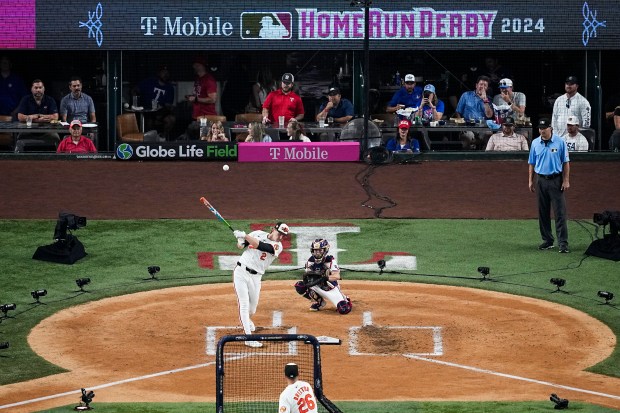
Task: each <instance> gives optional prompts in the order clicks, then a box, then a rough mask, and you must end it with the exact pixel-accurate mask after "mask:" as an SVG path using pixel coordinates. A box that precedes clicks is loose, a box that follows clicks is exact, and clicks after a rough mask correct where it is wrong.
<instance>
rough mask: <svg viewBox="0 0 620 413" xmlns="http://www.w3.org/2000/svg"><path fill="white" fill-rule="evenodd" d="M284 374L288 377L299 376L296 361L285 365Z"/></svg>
mask: <svg viewBox="0 0 620 413" xmlns="http://www.w3.org/2000/svg"><path fill="white" fill-rule="evenodd" d="M284 375H285V376H286V377H288V378H291V379H294V378H295V377H297V376H299V368H298V367H297V364H295V363H288V364H287V365H286V366H284Z"/></svg>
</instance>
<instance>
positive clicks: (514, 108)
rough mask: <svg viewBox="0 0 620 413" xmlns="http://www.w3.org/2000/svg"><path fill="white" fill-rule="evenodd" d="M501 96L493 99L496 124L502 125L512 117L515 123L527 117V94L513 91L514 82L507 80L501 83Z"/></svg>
mask: <svg viewBox="0 0 620 413" xmlns="http://www.w3.org/2000/svg"><path fill="white" fill-rule="evenodd" d="M499 90H500V94H499V95H495V97H494V98H493V112H494V113H495V122H497V123H499V124H502V123H504V119H506V118H508V117H511V118H512V119H514V120H515V121H517V120H519V119H523V117H525V94H524V93H521V92H514V91H513V90H512V80H510V79H508V78H506V79H502V80H500V81H499Z"/></svg>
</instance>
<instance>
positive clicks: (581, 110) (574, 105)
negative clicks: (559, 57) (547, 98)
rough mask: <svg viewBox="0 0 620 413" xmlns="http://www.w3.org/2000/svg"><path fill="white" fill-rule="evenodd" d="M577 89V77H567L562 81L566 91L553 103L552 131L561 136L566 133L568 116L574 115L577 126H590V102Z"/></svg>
mask: <svg viewBox="0 0 620 413" xmlns="http://www.w3.org/2000/svg"><path fill="white" fill-rule="evenodd" d="M577 89H579V81H578V80H577V77H576V76H569V77H567V78H566V81H565V82H564V91H565V92H566V93H565V94H563V95H560V96H559V97H558V98H557V99H556V100H555V103H554V104H553V117H552V125H553V132H554V133H555V134H556V135H558V136H563V135H564V134H565V133H566V125H567V123H566V121H567V119H568V117H569V116H576V117H577V120H578V121H579V126H581V127H582V128H589V127H590V120H591V116H592V113H591V112H592V110H591V108H590V102H588V99H586V98H585V97H583V96H582V95H581V94H579V92H577Z"/></svg>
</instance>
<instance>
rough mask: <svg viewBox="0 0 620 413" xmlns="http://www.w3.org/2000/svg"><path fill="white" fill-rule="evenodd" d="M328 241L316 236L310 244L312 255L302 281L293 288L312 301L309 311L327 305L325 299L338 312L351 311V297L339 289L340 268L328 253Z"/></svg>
mask: <svg viewBox="0 0 620 413" xmlns="http://www.w3.org/2000/svg"><path fill="white" fill-rule="evenodd" d="M328 251H329V243H328V242H327V240H326V239H322V238H317V239H315V240H314V241H313V242H312V244H311V245H310V252H311V253H312V255H311V256H310V258H308V261H307V262H306V267H305V272H304V276H303V280H302V281H297V282H296V283H295V290H296V291H297V293H298V294H299V295H301V296H302V297H305V298H307V299H308V300H310V301H312V304H311V305H310V311H319V310H321V309H323V307H325V306H326V305H327V301H328V300H329V301H331V302H332V304H334V306H335V307H336V309H337V310H338V313H340V314H348V313H350V312H351V309H352V308H353V305H352V304H351V299H350V298H349V297H347V296H346V295H344V294H343V293H342V291H340V285H339V284H338V281H339V280H340V268H339V267H338V263H337V262H336V259H335V258H334V256H333V255H328V254H327V253H328Z"/></svg>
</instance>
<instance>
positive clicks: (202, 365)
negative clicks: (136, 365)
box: [0, 361, 215, 410]
mask: <svg viewBox="0 0 620 413" xmlns="http://www.w3.org/2000/svg"><path fill="white" fill-rule="evenodd" d="M213 364H215V361H210V362H209V363H202V364H196V365H193V366H187V367H181V368H178V369H174V370H166V371H160V372H159V373H153V374H147V375H144V376H138V377H132V378H130V379H125V380H119V381H113V382H111V383H105V384H100V385H99V386H94V387H89V388H88V389H89V390H99V389H105V388H106V387H112V386H117V385H119V384H125V383H131V382H134V381H139V380H146V379H152V378H153V377H159V376H165V375H167V374H174V373H180V372H183V371H187V370H194V369H200V368H202V367H209V366H211V365H213ZM81 393H82V390H81V389H80V390H72V391H68V392H64V393H58V394H52V395H50V396H44V397H37V398H36V399H30V400H24V401H21V402H17V403H11V404H5V405H2V406H0V410H2V409H8V408H9V407H16V406H23V405H25V404H30V403H36V402H41V401H45V400H51V399H56V398H58V397H64V396H69V395H72V394H81Z"/></svg>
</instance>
